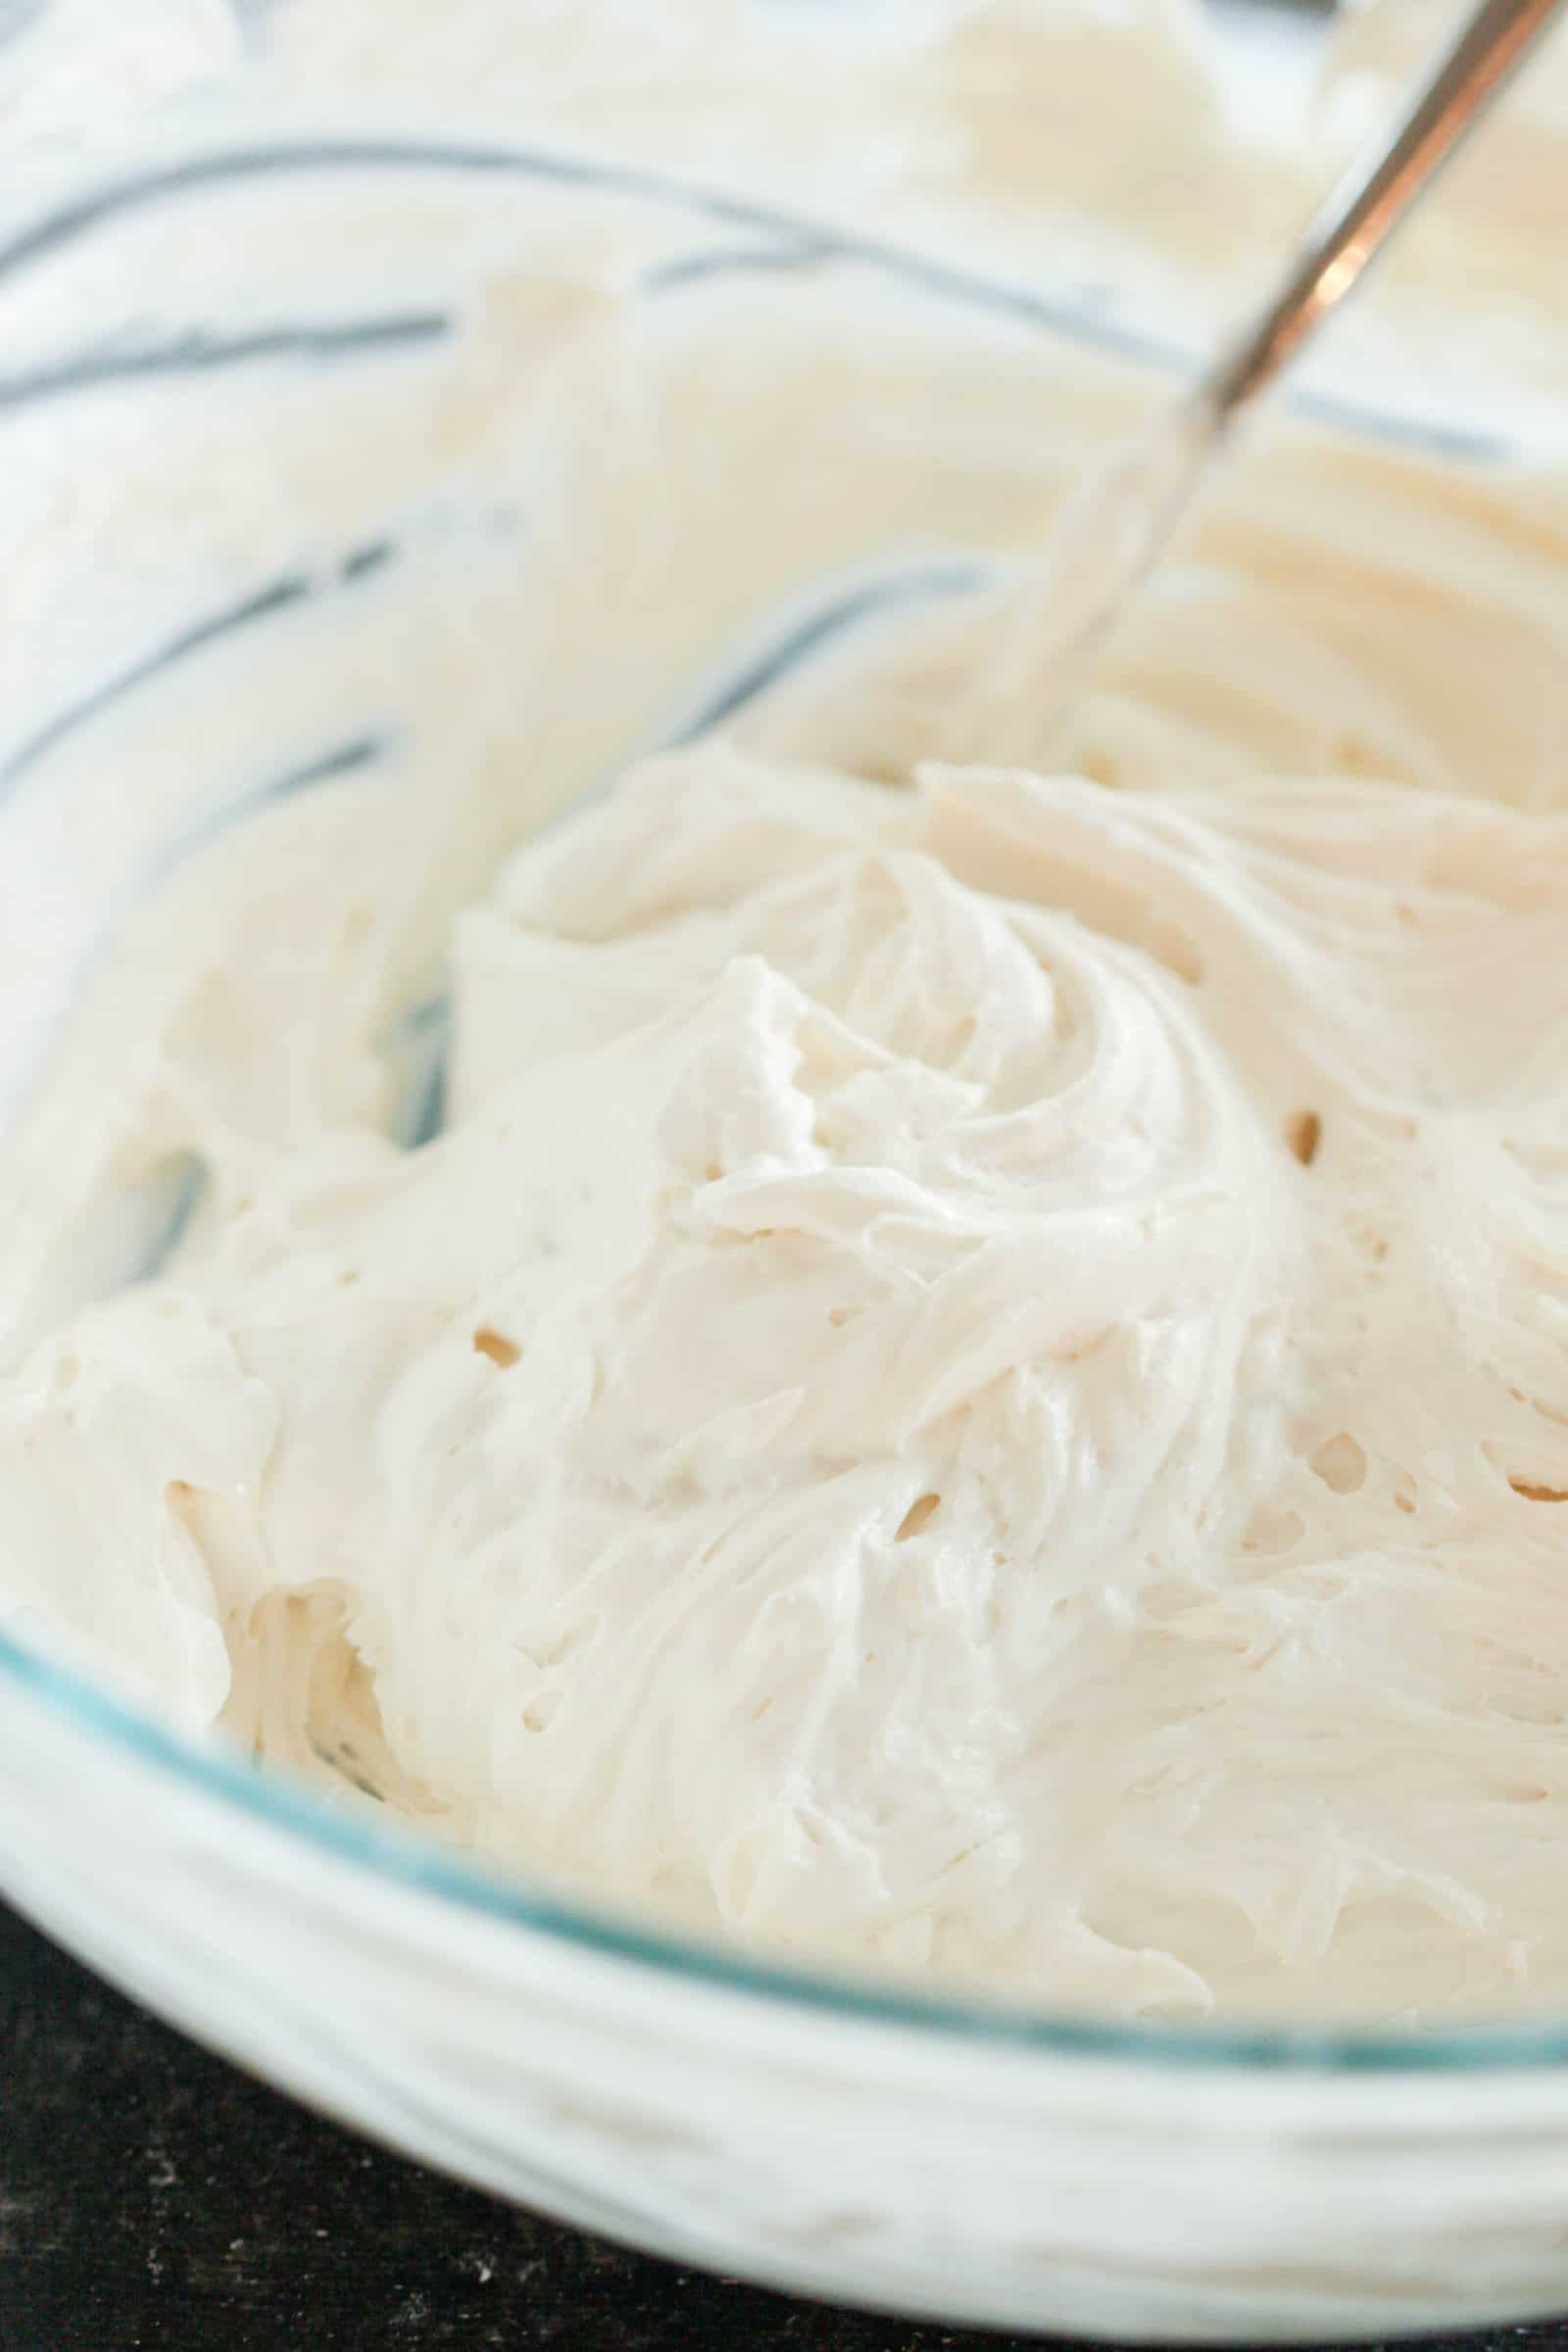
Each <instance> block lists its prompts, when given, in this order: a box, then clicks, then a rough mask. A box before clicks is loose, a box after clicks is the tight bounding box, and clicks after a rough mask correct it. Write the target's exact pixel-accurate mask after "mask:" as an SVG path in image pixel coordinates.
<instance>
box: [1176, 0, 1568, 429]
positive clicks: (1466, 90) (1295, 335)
mask: <svg viewBox="0 0 1568 2352" xmlns="http://www.w3.org/2000/svg"><path fill="white" fill-rule="evenodd" d="M1561 6H1562V0H1482V5H1481V6H1480V7H1479V8H1476V9H1474V10H1473V11H1472V12H1471V14H1470V16H1469V17H1468V19H1467V20H1466V22H1465V24H1464V25H1462V26H1461V28H1460V31H1459V34H1458V37H1457V38H1456V39H1455V41H1454V42H1453V45H1452V47H1451V48H1450V49H1449V50H1448V51H1447V53H1446V56H1444V57H1443V58H1442V59H1441V60H1440V61H1439V63H1438V65H1437V66H1436V67H1435V68H1434V70H1433V72H1432V73H1431V74H1430V75H1429V76H1428V78H1427V80H1426V81H1425V83H1424V84H1423V85H1422V86H1421V88H1420V89H1418V90H1417V92H1416V94H1415V96H1414V98H1413V99H1412V100H1411V102H1410V106H1409V109H1408V111H1407V113H1406V115H1405V117H1404V120H1403V122H1402V123H1400V125H1399V127H1398V129H1397V131H1396V132H1395V133H1394V135H1393V137H1392V138H1390V137H1389V136H1388V135H1387V134H1385V135H1384V136H1383V137H1381V138H1380V139H1379V141H1378V143H1377V147H1376V149H1375V151H1374V152H1373V154H1372V155H1371V156H1369V157H1363V158H1362V159H1360V160H1359V161H1358V162H1357V163H1356V164H1355V165H1354V166H1353V168H1352V169H1351V170H1350V172H1348V174H1347V176H1346V178H1345V179H1344V180H1343V181H1342V182H1341V184H1340V186H1339V187H1338V188H1337V189H1336V191H1335V193H1334V194H1333V196H1331V197H1330V199H1329V201H1328V203H1327V204H1326V205H1325V206H1324V208H1323V210H1322V212H1321V213H1320V214H1319V216H1318V218H1317V220H1316V221H1314V222H1313V224H1312V227H1311V230H1310V232H1309V234H1308V236H1307V241H1306V246H1305V249H1304V251H1303V252H1302V253H1301V255H1300V257H1299V260H1298V262H1297V263H1296V265H1295V267H1294V268H1293V269H1292V270H1291V274H1290V276H1289V277H1288V278H1287V279H1286V281H1285V283H1284V285H1283V286H1282V287H1281V288H1280V290H1279V292H1278V294H1277V295H1276V296H1275V297H1274V299H1273V301H1272V302H1271V303H1270V304H1269V306H1268V308H1267V309H1266V310H1265V311H1264V312H1263V314H1262V316H1261V317H1260V318H1258V319H1253V320H1250V322H1249V323H1248V325H1247V326H1246V328H1245V329H1244V330H1243V332H1242V333H1241V334H1240V335H1239V336H1238V337H1237V339H1236V340H1235V342H1234V343H1232V344H1231V345H1230V346H1229V347H1228V348H1227V349H1226V350H1225V351H1223V352H1222V353H1221V355H1220V357H1219V359H1218V361H1217V362H1216V364H1215V365H1214V367H1213V368H1210V370H1209V371H1208V373H1207V375H1206V376H1205V378H1204V381H1203V384H1202V387H1201V394H1202V399H1203V405H1204V406H1205V407H1206V408H1207V409H1208V411H1209V413H1210V414H1211V416H1212V417H1213V418H1214V420H1215V423H1216V425H1220V426H1222V425H1223V424H1224V423H1225V422H1226V420H1227V419H1228V418H1229V417H1231V416H1232V415H1234V413H1235V412H1236V410H1238V409H1239V408H1241V407H1242V406H1243V405H1244V404H1245V403H1246V402H1247V401H1249V400H1250V399H1251V398H1252V397H1253V395H1254V394H1255V393H1257V392H1260V391H1261V390H1262V388H1263V386H1264V385H1265V384H1267V383H1268V382H1270V381H1271V380H1272V378H1273V377H1274V376H1276V375H1278V373H1279V372H1280V369H1281V368H1284V367H1286V366H1287V365H1288V364H1289V362H1290V361H1291V359H1292V358H1293V357H1294V355H1295V353H1296V351H1297V349H1298V347H1299V345H1300V344H1301V343H1303V342H1304V341H1305V340H1306V338H1307V336H1308V335H1310V334H1311V333H1312V331H1313V329H1314V328H1315V327H1316V326H1318V325H1319V323H1320V322H1321V321H1322V320H1323V319H1325V318H1326V317H1327V316H1328V314H1329V312H1331V311H1333V310H1335V309H1337V308H1338V306H1339V305H1340V304H1341V303H1342V302H1343V301H1344V300H1345V298H1346V296H1347V295H1348V293H1349V292H1350V291H1351V289H1352V288H1353V287H1354V286H1355V285H1356V284H1357V283H1358V281H1359V279H1360V277H1361V275H1362V273H1363V271H1364V270H1366V268H1367V266H1368V265H1369V263H1371V262H1372V261H1373V260H1374V259H1375V257H1376V256H1377V254H1378V253H1379V251H1380V250H1381V248H1382V247H1383V245H1384V243H1385V242H1386V241H1387V239H1388V238H1389V236H1390V235H1391V234H1392V233H1393V231H1394V230H1395V229H1396V228H1397V226H1398V224H1399V222H1400V221H1401V220H1402V219H1403V218H1404V215H1405V213H1406V212H1407V211H1408V210H1409V208H1410V206H1411V205H1412V204H1413V203H1414V202H1415V200H1416V198H1417V197H1418V196H1419V195H1420V194H1421V192H1422V190H1423V189H1424V188H1425V187H1426V186H1427V184H1428V183H1429V181H1430V180H1431V179H1432V178H1433V176H1434V175H1435V173H1437V172H1440V171H1441V170H1442V168H1443V166H1444V165H1445V164H1446V162H1447V161H1448V159H1449V157H1450V156H1451V155H1452V154H1453V153H1454V152H1455V150H1456V149H1457V148H1458V147H1459V146H1460V145H1461V144H1462V143H1463V141H1464V139H1465V137H1466V135H1467V133H1468V132H1470V131H1471V130H1473V129H1474V128H1475V126H1476V124H1477V123H1479V122H1480V121H1481V119H1482V117H1483V116H1484V115H1485V114H1486V112H1487V110H1488V109H1489V107H1490V106H1491V105H1492V103H1493V101H1494V99H1495V98H1496V97H1497V96H1498V94H1499V92H1500V91H1501V89H1502V87H1503V84H1504V83H1505V82H1506V81H1507V80H1508V79H1509V78H1510V76H1511V75H1512V74H1513V73H1514V71H1515V70H1516V68H1518V67H1519V66H1521V65H1522V64H1523V63H1524V61H1525V59H1526V57H1527V56H1528V55H1529V53H1530V51H1531V49H1532V48H1533V47H1534V45H1535V43H1536V42H1537V41H1538V40H1539V39H1540V37H1541V35H1542V34H1543V33H1544V31H1545V29H1546V27H1547V25H1549V24H1550V23H1551V21H1552V19H1553V18H1554V17H1555V16H1556V15H1557V14H1558V12H1559V9H1560V8H1561Z"/></svg>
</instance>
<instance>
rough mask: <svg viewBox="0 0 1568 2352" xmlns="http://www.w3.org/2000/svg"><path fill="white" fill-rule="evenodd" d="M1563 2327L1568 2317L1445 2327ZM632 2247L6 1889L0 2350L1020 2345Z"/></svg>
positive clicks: (1551, 2335) (1557, 2337) (969, 2348)
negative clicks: (176, 2029) (9, 1900)
mask: <svg viewBox="0 0 1568 2352" xmlns="http://www.w3.org/2000/svg"><path fill="white" fill-rule="evenodd" d="M1451 2340H1452V2342H1454V2343H1455V2344H1462V2345H1463V2346H1464V2347H1465V2352H1483V2348H1484V2347H1485V2348H1489V2352H1568V2326H1565V2327H1539V2328H1509V2329H1504V2330H1501V2331H1499V2332H1497V2333H1496V2334H1494V2335H1492V2336H1479V2335H1478V2336H1472V2337H1459V2338H1453V2339H1451ZM1024 2345H1025V2339H1024V2338H1022V2337H1019V2336H995V2335H990V2336H988V2335H977V2334H972V2333H969V2332H968V2331H966V2330H963V2329H958V2330H952V2329H948V2328H943V2327H911V2326H910V2325H909V2324H908V2323H907V2322H903V2321H896V2320H877V2319H868V2318H865V2317H862V2316H860V2315H858V2314H855V2313H850V2312H839V2311H829V2310H825V2309H822V2308H820V2307H818V2306H816V2305H812V2304H806V2303H795V2302H790V2301H787V2300H786V2299H785V2298H784V2297H782V2296H779V2295H770V2294H763V2293H761V2292H760V2291H759V2290H758V2289H756V2288H754V2287H748V2286H740V2285H736V2284H734V2283H732V2282H729V2281H726V2280H724V2279H718V2278H706V2277H703V2276H702V2275H700V2274H698V2273H694V2272H689V2271H679V2270H675V2269H673V2268H671V2267H670V2266H669V2265H668V2264H665V2263H662V2262H655V2261H653V2260H651V2259H650V2258H648V2257H647V2256H644V2255H639V2254H627V2253H623V2252H622V2251H620V2250H619V2249H618V2248H615V2247H612V2246H607V2245H605V2244H603V2243H601V2242H600V2241H599V2240H597V2239H594V2238H590V2237H585V2236H583V2235H582V2234H581V2233H580V2232H579V2231H577V2230H574V2229H564V2228H563V2227H561V2226H560V2225H559V2224H557V2223H554V2222H545V2221H540V2220H537V2219H535V2218H534V2217H533V2216H532V2215H529V2214H519V2213H515V2212H513V2211H512V2210H511V2209H510V2208H509V2207H506V2206H502V2205H497V2204H494V2203H492V2201H491V2200H490V2199H489V2198H488V2197H483V2196H480V2195H478V2194H477V2193H476V2192H474V2191H473V2190H471V2189H466V2188H460V2187H457V2186H456V2185H455V2184H454V2183H453V2182H451V2181H448V2180H439V2179H437V2178H436V2177H435V2176H434V2175H433V2174H430V2173H426V2172H423V2171H421V2170H420V2169H419V2168H418V2167H417V2166H416V2165H412V2164H406V2163H404V2162H403V2161H402V2160H401V2159H399V2158H397V2157H393V2156H387V2155H384V2154H382V2153H381V2152H380V2151H379V2150H376V2149H372V2148H369V2147H368V2146H367V2145H366V2144H365V2143H364V2142H363V2141H361V2140H358V2139H356V2138H355V2137H353V2135H352V2134H351V2133H349V2132H346V2131H339V2130H337V2129H336V2128H335V2127H334V2126H332V2125H330V2124H324V2123H321V2122H319V2121H318V2120H317V2118H315V2117H314V2116H310V2115H307V2114H305V2113H304V2111H303V2110H302V2109H300V2108H298V2107H295V2106H294V2105H292V2104H291V2103H290V2102H289V2101H287V2100H285V2099H282V2098H279V2097H278V2096H277V2095H276V2094H275V2093H274V2092H272V2091H270V2090H267V2089H264V2088H263V2087H262V2085H261V2084H259V2083H256V2082H250V2081H249V2080H248V2079H247V2078H246V2077H244V2076H242V2075H239V2074H236V2073H235V2072H234V2071H233V2069H232V2068H230V2067H228V2066H225V2065H224V2064H223V2063H222V2062H221V2060H219V2059H216V2058H211V2057H209V2056H208V2055H207V2054H206V2053H205V2052H204V2051H202V2050H198V2049H196V2048H195V2047H194V2046H193V2045H192V2044H191V2043H189V2042H186V2041H183V2040H181V2039H180V2037H179V2036H178V2035H177V2034H172V2033H171V2032H170V2031H169V2030H168V2029H167V2028H166V2027H164V2026H161V2025H159V2024H158V2023H156V2021H155V2020H153V2019H152V2018H149V2017H146V2016H144V2015H143V2014H142V2013H141V2012H140V2011H139V2010H137V2009H135V2008H133V2007H132V2005H131V2004H130V2003H129V2002H128V2001H125V2000H123V1999H122V1998H121V1996H120V1995H119V1994H118V1993H115V1992H111V1991H109V1990H108V1988H107V1987H106V1986H104V1985H100V1984H99V1983H98V1982H97V1980H96V1979H95V1978H93V1977H90V1976H88V1975H86V1973H85V1972H84V1971H83V1970H81V1969H79V1968H78V1967H77V1966H76V1965H75V1963H74V1962H73V1961H72V1960H69V1959H67V1958H66V1956H65V1955H64V1953H62V1952H60V1951H57V1950H56V1949H55V1947H54V1946H53V1945H52V1944H50V1943H47V1942H46V1941H45V1940H44V1939H43V1937H42V1936H37V1935H35V1934H34V1933H33V1931H32V1930H31V1929H30V1928H28V1927H26V1926H25V1925H24V1923H23V1922H22V1921H21V1920H20V1919H18V1918H17V1917H16V1915H15V1914H14V1913H12V1912H10V1911H7V1910H6V1909H5V1908H4V1906H3V1905H0V2352H139V2348H140V2347H148V2348H149V2352H152V2348H154V2347H156V2352H449V2348H452V2352H457V2348H459V2347H461V2352H533V2348H534V2347H536V2346H538V2347H559V2348H560V2352H786V2348H788V2352H1007V2348H1008V2347H1009V2346H1010V2347H1012V2348H1013V2352H1024Z"/></svg>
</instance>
